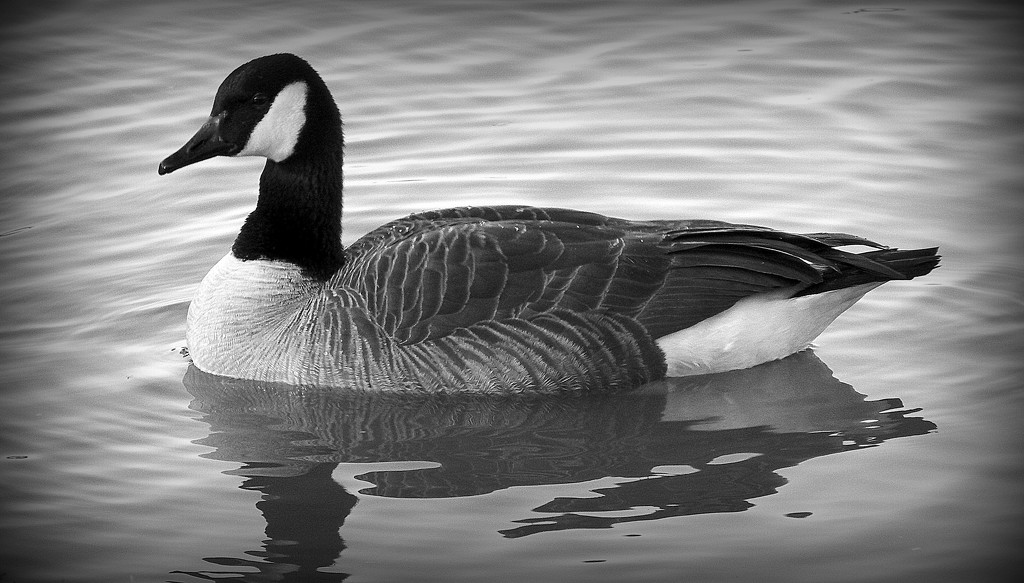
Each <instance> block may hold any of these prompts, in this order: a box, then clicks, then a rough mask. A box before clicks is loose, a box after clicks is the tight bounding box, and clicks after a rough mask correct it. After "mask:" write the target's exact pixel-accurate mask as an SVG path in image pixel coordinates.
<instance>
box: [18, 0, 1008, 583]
mask: <svg viewBox="0 0 1024 583" xmlns="http://www.w3.org/2000/svg"><path fill="white" fill-rule="evenodd" d="M11 6H12V7H14V8H11V12H9V14H10V15H16V16H10V17H9V19H8V21H7V23H6V24H5V25H4V30H3V31H2V32H3V34H2V36H0V38H2V39H3V41H2V42H3V50H2V51H0V55H2V57H0V58H2V60H3V85H2V86H3V87H4V92H3V98H2V100H0V108H2V110H0V111H2V114H0V123H2V132H3V133H2V135H3V140H0V164H2V173H0V188H2V191H0V196H2V200H3V208H4V212H3V213H2V214H0V257H2V258H3V260H2V261H3V275H2V281H0V294H2V296H0V297H2V302H0V310H2V320H0V350H2V361H0V382H2V385H3V387H4V390H3V392H2V395H0V423H2V425H0V472H2V480H0V488H2V491H0V500H2V502H0V504H2V506H0V509H2V515H0V529H2V530H0V534H2V538H3V541H4V542H3V544H2V545H0V573H3V574H4V575H3V576H2V577H0V578H2V579H3V580H4V581H16V582H19V583H20V582H26V581H62V580H63V581H97V582H99V581H103V582H111V581H182V582H184V581H200V580H206V579H208V578H218V579H220V578H224V579H229V580H250V581H272V580H280V581H286V580H296V581H303V580H313V576H312V575H310V573H312V572H313V571H314V570H316V569H319V571H320V575H319V579H316V580H322V581H334V580H341V579H342V578H344V574H348V575H349V577H348V580H351V581H405V580H409V581H486V580H520V581H598V582H600V581H677V580H681V579H684V578H685V579H687V580H695V581H719V580H721V581H735V580H754V579H757V580H760V581H872V582H880V581H897V580H898V581H966V580H971V581H979V580H986V581H992V580H999V578H1000V576H1001V573H1002V572H1003V569H1005V568H1008V567H1009V566H1012V565H1013V564H1014V562H1016V565H1017V566H1019V559H1018V553H1019V548H1020V547H1021V542H1022V540H1021V539H1022V536H1021V527H1020V524H1021V523H1022V518H1024V517H1022V512H1021V504H1020V502H1021V499H1020V498H1021V497H1020V488H1019V476H1020V472H1021V470H1022V467H1021V465H1022V464H1021V460H1020V456H1019V452H1020V451H1021V445H1022V444H1021V437H1020V430H1019V418H1020V413H1021V394H1022V393H1021V391H1020V388H1021V387H1020V384H1021V383H1020V378H1021V364H1020V363H1019V355H1020V354H1021V353H1022V350H1021V349H1022V344H1024V343H1022V342H1021V339H1022V322H1024V317H1022V316H1024V314H1022V312H1024V310H1022V302H1021V298H1020V290H1021V289H1022V283H1024V270H1022V267H1021V264H1020V260H1019V258H1018V256H1017V255H1016V254H1017V253H1018V252H1019V250H1020V249H1021V248H1022V246H1021V236H1020V228H1019V225H1020V224H1021V219H1022V214H1024V213H1022V212H1021V211H1022V206H1024V203H1022V202H1021V201H1022V198H1021V196H1020V193H1021V192H1022V186H1024V173H1022V172H1021V170H1020V164H1019V162H1020V155H1021V153H1022V152H1024V148H1022V146H1024V132H1022V131H1021V129H1022V127H1024V116H1022V113H1021V108H1020V102H1021V91H1020V89H1021V87H1020V81H1019V80H1020V79H1022V78H1024V60H1022V58H1021V57H1022V54H1021V50H1020V49H1019V43H1018V41H1017V40H1016V38H1017V36H1018V31H1019V30H1020V27H1021V24H1022V22H1021V18H1020V16H1019V15H1018V13H1017V12H1016V11H1013V10H1011V9H1009V8H1004V7H1002V6H1001V5H999V4H987V3H971V4H966V3H959V2H954V1H952V0H949V1H946V2H943V1H939V2H934V1H932V2H901V3H899V4H897V5H872V4H867V5H865V4H857V3H833V2H814V1H810V0H803V1H800V0H789V1H778V2H743V1H736V2H727V3H708V4H705V5H694V6H688V5H686V4H685V3H679V2H621V3H617V2H603V3H592V4H588V5H587V6H585V7H584V6H577V5H575V4H574V3H564V4H563V3H558V2H456V1H452V2H374V3H356V2H338V3H333V4H326V3H321V2H291V3H263V2H251V1H250V2H218V3H203V4H200V3H188V2H182V1H178V2H163V3H159V4H152V3H148V4H147V5H141V4H137V3H130V2H124V1H123V0H122V1H117V0H111V1H108V2H90V3H75V2H66V3H63V4H49V3H46V4H39V3H14V4H11ZM284 50H287V51H291V52H296V53H298V54H301V55H303V56H305V57H306V58H307V59H308V60H310V61H311V62H312V63H313V64H314V66H316V67H317V68H318V69H319V70H320V71H321V73H322V74H323V76H324V77H325V79H326V80H327V82H328V84H329V85H330V86H331V87H332V88H333V89H334V90H335V96H336V98H337V100H338V101H339V104H340V107H341V109H342V112H343V115H344V116H345V120H346V136H347V144H348V146H347V163H346V196H347V197H346V215H345V228H346V231H345V240H346V241H348V242H351V241H352V240H354V239H355V238H356V237H358V236H359V235H360V234H362V233H364V232H366V231H367V230H369V229H371V228H372V227H374V226H376V225H378V224H380V223H382V222H384V221H386V220H388V219H391V218H395V217H397V216H400V215H402V214H405V213H407V212H412V211H416V210H424V209H430V208H440V207H445V206H452V205H459V204H491V203H501V202H521V203H530V204H539V205H549V206H569V207H577V208H583V209H586V210H590V211H596V212H602V213H606V214H613V215H617V216H625V217H630V218H677V217H678V218H681V217H707V218H718V219H724V220H733V221H741V222H748V223H755V224H764V225H769V226H773V227H777V228H783V229H789V230H796V231H821V230H835V231H847V232H853V233H857V234H860V235H863V236H866V237H869V238H875V239H880V240H882V241H884V242H887V243H890V244H894V245H899V246H904V247H914V246H930V245H936V244H937V245H941V247H942V253H943V256H944V259H943V266H942V267H941V268H940V269H939V270H937V271H936V272H934V273H933V274H931V275H929V276H928V277H926V278H923V279H920V280H916V281H913V282H900V283H891V284H888V285H886V286H884V287H883V288H881V289H879V290H877V291H875V292H872V294H870V295H869V296H868V297H867V298H866V299H865V300H863V301H862V302H861V303H860V304H858V305H857V306H856V307H854V308H853V309H852V310H851V311H850V312H848V313H847V314H846V315H844V316H843V317H842V318H841V319H840V320H839V321H837V322H836V324H835V325H834V326H833V327H832V328H830V329H829V330H828V331H827V332H826V333H825V334H824V335H823V336H822V337H821V338H820V339H819V341H818V345H819V347H818V348H817V350H816V351H815V352H814V353H813V354H804V355H801V356H799V357H797V358H793V359H788V360H786V361H782V362H780V363H775V364H773V365H770V366H767V367H762V368H758V369H754V370H751V371H744V372H739V373H733V374H728V375H720V376H716V377H708V378H699V379H689V380H686V381H671V382H666V383H661V384H659V385H656V386H652V387H648V388H646V389H645V390H644V391H643V392H642V393H640V394H637V395H631V396H629V397H602V398H578V397H575V398H547V399H493V398H489V399H484V398H479V397H473V396H461V397H452V398H448V399H425V398H424V399H417V398H405V399H395V398H381V397H374V396H367V395H362V396H360V395H350V394H345V393H343V392H335V393H320V392H317V391H315V390H308V391H301V392H300V391H295V390H289V389H287V388H282V387H269V386H259V385H252V384H251V383H243V382H234V383H231V382H223V381H222V380H220V379H215V378H210V377H208V376H205V375H202V374H201V373H198V372H197V371H194V370H190V369H189V366H188V361H187V359H185V358H184V357H183V356H182V355H181V350H182V348H183V346H184V318H185V312H186V310H187V305H188V300H189V298H190V296H191V292H192V290H193V289H194V287H195V285H196V284H197V283H198V282H199V281H200V279H201V278H202V276H203V275H204V273H205V272H206V270H208V269H209V268H210V266H212V265H213V264H214V263H215V262H216V261H217V259H219V258H220V256H221V255H222V254H223V253H224V252H225V251H226V249H227V247H228V246H229V245H230V242H231V240H232V238H233V237H234V234H235V232H236V230H237V228H238V226H239V225H240V223H241V221H242V219H243V218H244V216H245V215H246V213H247V212H248V210H249V209H251V207H252V205H253V203H254V193H255V185H256V178H257V174H258V172H259V168H260V166H261V163H260V162H259V161H258V160H223V161H211V162H208V163H205V164H204V165H200V166H196V167H194V168H190V169H188V171H183V172H179V173H175V174H174V175H173V176H169V177H158V176H157V175H156V165H157V163H158V162H159V160H161V159H162V158H163V157H164V156H166V155H167V154H168V153H170V152H172V151H173V150H175V149H177V147H179V146H180V145H181V144H182V143H183V142H184V141H185V140H186V139H187V138H188V137H189V136H190V135H191V134H192V132H193V131H194V129H195V128H196V127H197V126H198V124H199V123H200V122H201V120H202V119H203V118H204V117H205V114H206V113H207V112H208V110H209V106H210V103H211V101H212V96H213V93H214V91H215V89H216V87H217V84H218V83H219V82H220V80H221V79H222V78H223V76H224V75H225V74H226V73H227V72H228V71H230V70H231V69H233V68H234V67H236V66H237V65H238V64H240V63H242V62H243V61H245V60H248V59H250V58H252V57H255V56H258V55H260V54H267V53H271V52H275V51H284ZM832 454H838V455H832Z"/></svg>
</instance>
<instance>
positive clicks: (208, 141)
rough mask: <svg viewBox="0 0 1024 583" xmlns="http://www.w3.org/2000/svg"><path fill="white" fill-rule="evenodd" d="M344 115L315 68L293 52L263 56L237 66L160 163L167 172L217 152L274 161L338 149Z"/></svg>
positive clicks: (219, 154) (162, 170) (161, 169)
mask: <svg viewBox="0 0 1024 583" xmlns="http://www.w3.org/2000/svg"><path fill="white" fill-rule="evenodd" d="M340 141H341V120H340V116H339V115H338V109H337V106H336V105H335V104H334V100H333V98H331V95H330V92H329V91H328V89H327V86H326V85H325V84H324V82H323V80H322V79H321V78H320V76H319V75H318V74H317V72H316V71H315V70H313V68H312V67H311V66H310V65H309V63H307V62H306V61H304V60H303V59H301V58H299V57H297V56H295V55H292V54H287V53H284V54H277V55H269V56H266V57H260V58H258V59H254V60H252V61H249V62H248V63H245V64H244V65H242V66H240V67H238V68H237V69H235V70H234V71H232V72H231V74H230V75H228V76H227V78H226V79H224V81H223V82H222V83H221V85H220V88H219V89H218V90H217V96H216V98H214V101H213V109H212V111H211V112H210V118H209V119H208V120H207V121H206V123H204V124H203V126H202V127H201V128H199V131H198V132H196V134H195V135H194V136H193V137H192V139H190V140H189V141H188V142H187V143H186V144H185V145H184V146H182V147H181V149H179V150H178V151H177V152H175V153H174V154H171V155H170V156H168V157H167V158H166V159H165V160H164V161H163V162H161V163H160V167H159V173H160V174H168V173H170V172H173V171H175V170H177V169H179V168H183V167H185V166H188V165H190V164H195V163H196V162H202V161H203V160H207V159H209V158H213V157H215V156H263V157H265V158H267V159H269V160H272V161H274V162H278V163H281V162H285V161H286V160H289V159H292V158H293V157H301V156H302V155H303V154H304V150H312V149H317V148H319V149H320V150H321V151H322V150H323V148H325V147H329V146H330V145H332V144H333V143H334V142H337V144H336V145H337V146H339V149H340Z"/></svg>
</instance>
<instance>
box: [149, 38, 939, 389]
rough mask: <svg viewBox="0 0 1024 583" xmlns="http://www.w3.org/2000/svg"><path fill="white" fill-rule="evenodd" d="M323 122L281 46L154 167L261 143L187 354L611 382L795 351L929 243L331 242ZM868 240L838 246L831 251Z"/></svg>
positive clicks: (289, 365)
mask: <svg viewBox="0 0 1024 583" xmlns="http://www.w3.org/2000/svg"><path fill="white" fill-rule="evenodd" d="M342 141H343V140H342V131H341V116H340V115H339V113H338V108H337V106H336V105H335V103H334V99H333V98H332V96H331V93H330V91H329V90H328V88H327V86H326V84H325V83H324V82H323V80H322V79H321V78H320V76H319V75H318V74H317V73H316V71H314V70H313V68H312V67H311V66H310V65H309V64H308V63H307V62H306V61H304V60H302V59H301V58H299V57H297V56H295V55H291V54H277V55H270V56H265V57H261V58H258V59H255V60H253V61H250V62H248V63H246V64H244V65H242V66H241V67H239V68H237V69H235V70H234V71H233V72H232V73H231V74H230V75H228V77H227V78H226V79H225V80H224V82H223V83H221V86H220V88H219V89H218V91H217V95H216V98H215V99H214V103H213V111H212V112H211V115H210V118H209V119H208V120H207V121H206V123H205V124H203V126H202V127H201V128H200V129H199V131H198V132H197V133H196V134H195V136H193V137H192V139H190V140H189V141H188V142H187V143H186V144H185V145H184V146H183V147H182V148H181V149H180V150H178V151H177V152H175V153H174V154H171V155H170V156H169V157H167V159H165V160H164V161H163V162H161V163H160V168H159V173H160V174H167V173H169V172H173V171H175V170H177V169H179V168H182V167H184V166H188V165H190V164H194V163H196V162H200V161H203V160H206V159H209V158H212V157H214V156H263V157H265V158H267V163H266V166H265V168H264V169H263V174H262V176H261V177H260V190H259V199H258V201H257V203H256V209H255V210H253V211H252V213H251V214H250V215H249V216H248V218H247V219H246V221H245V223H244V225H243V226H242V228H241V231H240V232H239V234H238V237H237V239H235V242H234V245H233V246H232V248H231V252H230V253H229V254H228V255H227V256H225V257H224V258H223V259H222V260H221V261H220V262H219V263H217V265H216V266H214V267H213V269H212V270H211V271H210V273H209V274H208V275H207V276H206V277H205V278H204V279H203V281H202V283H201V284H200V286H199V288H198V290H197V292H196V295H195V298H194V299H193V301H192V304H191V306H190V307H189V312H188V320H187V332H186V335H187V341H188V346H189V351H190V355H191V357H192V360H193V363H194V364H195V366H197V367H198V368H200V369H201V370H204V371H206V372H209V373H213V374H218V375H222V376H228V377H236V378H247V379H255V380H264V381H278V382H285V383H291V384H315V385H345V386H355V387H364V388H367V389H372V390H395V389H411V390H428V391H439V390H476V391H531V390H533V391H559V390H566V389H587V390H621V389H625V388H630V387H634V386H637V385H639V384H642V383H644V382H647V381H651V380H655V379H658V378H661V377H664V376H666V375H669V376H680V375H687V374H701V373H712V372H720V371H726V370H732V369H740V368H746V367H750V366H754V365H757V364H760V363H763V362H767V361H771V360H775V359H780V358H783V357H785V356H787V355H789V354H792V353H794V352H797V351H800V350H803V349H804V348H806V347H807V346H808V345H809V344H810V342H811V341H812V340H813V339H814V338H815V337H816V336H817V335H818V334H820V333H821V331H822V330H824V329H825V327H826V326H828V325H829V324H830V323H831V322H832V321H833V320H834V319H835V318H836V317H838V316H839V314H841V313H842V312H843V311H844V310H846V309H847V308H849V307H850V306H851V305H853V303H854V302H856V301H857V300H858V299H860V298H861V297H862V296H863V295H864V294H865V293H867V292H868V291H870V290H871V289H873V288H875V287H877V286H879V285H881V284H882V283H883V282H885V281H888V280H892V279H910V278H913V277H917V276H919V275H924V274H926V273H928V272H929V271H931V270H932V269H933V268H934V267H935V266H936V265H937V264H938V255H937V254H936V251H937V249H935V248H931V249H916V250H902V251H901V250H898V249H890V248H886V247H884V246H882V245H878V244H877V243H873V242H871V241H868V240H865V239H862V238H860V237H856V236H852V235H845V234H839V233H815V234H808V235H799V234H792V233H785V232H781V231H776V230H773V229H769V228H765V227H756V226H750V225H737V224H730V223H724V222H719V221H709V220H677V221H664V220H662V221H631V220H624V219H617V218H612V217H605V216H602V215H598V214H594V213H588V212H583V211H577V210H566V209H557V208H535V207H524V206H496V207H479V208H478V207H467V208H454V209H445V210H437V211H431V212H424V213H418V214H414V215H410V216H408V217H405V218H402V219H398V220H396V221H393V222H390V223H388V224H386V225H384V226H382V227H379V228H377V229H375V230H374V231H372V232H370V233H368V234H366V235H365V236H364V237H362V238H361V239H359V240H358V241H356V242H355V243H354V244H353V245H351V246H350V247H348V248H347V249H345V248H343V247H342V244H341V210H342V201H341V199H342ZM843 245H866V246H870V247H873V248H875V249H876V250H874V251H869V252H864V253H860V254H854V253H850V252H846V251H842V250H839V249H837V248H836V247H839V246H843Z"/></svg>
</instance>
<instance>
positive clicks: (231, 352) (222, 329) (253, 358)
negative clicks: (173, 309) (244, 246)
mask: <svg viewBox="0 0 1024 583" xmlns="http://www.w3.org/2000/svg"><path fill="white" fill-rule="evenodd" d="M321 287H322V286H321V285H319V284H316V283H315V282H313V281H312V280H310V279H309V278H307V277H306V276H304V275H303V274H302V272H301V270H300V269H299V267H297V266H295V265H293V264H291V263H288V262H285V261H264V260H253V261H241V260H239V259H237V258H235V256H234V255H231V254H228V255H226V256H225V257H224V258H223V259H221V260H220V261H219V262H218V263H217V265H215V266H214V267H213V269H211V270H210V272H209V273H208V274H207V275H206V277H205V278H203V282H202V283H201V284H199V288H198V289H197V290H196V294H195V297H194V298H193V300H192V303H191V304H190V305H189V309H188V319H187V321H186V327H185V336H186V339H187V341H188V347H189V355H190V356H191V357H192V362H193V363H194V364H195V365H196V366H197V367H199V368H200V369H201V370H204V371H206V372H211V373H214V374H220V375H224V376H231V377H237V378H252V379H257V380H268V381H273V380H285V379H279V378H274V375H273V374H270V373H269V372H268V371H273V370H277V369H282V370H284V369H288V368H289V366H288V364H286V363H285V362H279V361H285V360H291V361H295V362H292V363H291V364H292V365H294V367H293V368H297V369H301V368H303V367H306V368H308V367H309V363H304V362H298V360H303V359H308V358H310V357H311V356H312V355H314V354H316V351H315V350H313V348H312V346H308V344H310V343H311V342H315V341H317V340H318V338H317V334H310V333H303V332H311V331H310V330H309V325H308V323H307V322H302V321H299V320H303V319H305V317H306V316H308V315H310V314H315V313H316V310H317V309H319V308H322V303H323V302H322V294H320V293H319V289H320V288H321ZM310 320H311V321H312V320H313V319H312V318H310Z"/></svg>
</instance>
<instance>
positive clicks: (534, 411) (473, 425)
mask: <svg viewBox="0 0 1024 583" xmlns="http://www.w3.org/2000/svg"><path fill="white" fill-rule="evenodd" d="M184 382H185V386H186V387H187V388H188V390H189V392H190V393H191V394H192V395H193V396H194V397H195V400H194V401H193V402H192V405H191V407H192V408H193V409H195V410H196V411H199V412H202V413H204V414H205V416H204V418H203V420H204V421H205V422H206V423H209V425H210V429H211V432H210V435H209V437H207V438H205V439H203V440H201V441H200V442H199V443H202V444H203V445H208V446H211V447H214V448H215V451H213V452H211V453H209V454H207V457H211V458H215V459H220V460H230V461H236V462H241V463H242V464H243V465H242V467H241V468H240V469H238V470H236V471H234V472H232V473H235V474H239V475H242V476H245V477H246V480H245V481H244V482H243V483H242V486H241V487H242V488H243V489H249V490H258V491H261V492H262V494H263V496H262V500H261V502H259V503H258V504H257V508H258V509H259V511H260V512H262V513H263V516H264V518H265V519H266V521H267V529H266V535H267V540H266V541H265V542H264V549H263V550H261V551H252V552H250V553H249V554H251V555H253V556H254V557H260V558H262V559H263V561H258V560H248V559H234V558H207V559H206V560H207V561H208V562H210V563H214V564H217V565H221V566H228V567H246V568H247V570H249V569H256V570H257V571H258V573H252V572H242V571H238V572H231V573H225V572H221V571H206V572H202V573H188V574H189V575H192V576H195V577H199V578H203V579H213V578H216V579H219V580H220V579H225V578H227V579H235V580H251V581H292V580H294V581H298V580H302V581H338V580H342V579H344V578H345V577H347V575H344V574H335V573H325V572H321V571H317V569H319V568H322V567H326V566H328V565H330V564H331V563H332V562H333V561H334V560H335V559H337V557H338V556H339V553H340V552H341V550H342V549H343V548H344V543H343V542H342V539H341V537H340V533H339V529H340V527H341V526H342V524H343V523H344V521H345V518H346V516H347V515H348V513H349V511H350V510H351V509H352V507H353V506H354V505H355V502H356V498H355V496H353V495H352V494H350V493H348V492H346V491H345V490H344V488H342V487H341V486H340V485H339V484H337V483H336V482H335V481H334V480H333V479H332V478H331V472H332V471H333V470H334V468H335V467H337V465H338V464H339V463H354V462H358V463H366V462H385V461H386V462H393V461H419V462H432V463H431V464H430V465H431V466H432V467H427V468H422V469H415V470H403V471H396V470H391V471H377V472H371V473H367V474H364V475H362V476H359V479H362V480H366V481H367V482H370V483H372V484H374V486H372V487H369V488H366V489H363V490H360V493H361V494H366V495H375V496H388V497H401V498H436V497H453V496H470V495H478V494H486V493H489V492H493V491H495V490H499V489H503V488H509V487H512V486H524V485H551V484H572V483H580V482H586V481H590V480H596V479H601V478H609V477H613V478H616V479H617V480H618V483H616V484H615V485H614V486H613V487H607V488H600V489H596V490H594V493H596V494H597V495H598V496H597V497H594V496H592V495H591V496H587V497H581V498H576V497H560V498H555V499H553V500H551V501H550V502H547V503H546V504H544V505H542V506H540V507H538V508H535V509H533V511H534V512H535V513H538V514H539V513H543V515H540V516H531V517H527V518H523V519H521V520H517V521H515V522H516V523H517V524H519V526H516V527H514V528H508V529H504V530H500V531H499V532H501V534H502V535H504V536H506V537H521V536H527V535H530V534H533V533H536V532H542V531H551V530H565V529H576V528H608V527H610V526H612V525H613V524H616V523H621V522H630V521H639V520H656V519H660V518H666V517H672V516H684V515H689V514H704V513H715V512H738V511H741V510H744V509H746V508H749V507H750V506H752V504H751V502H749V500H751V499H753V498H757V497H760V496H765V495H768V494H772V493H774V492H775V491H776V490H777V489H778V488H779V487H780V486H782V485H783V484H785V483H786V480H785V478H783V477H782V476H780V475H779V474H778V473H776V471H777V470H778V469H780V468H785V467H790V466H794V465H796V464H798V463H800V462H802V461H804V460H808V459H811V458H815V457H818V456H822V455H827V454H831V453H837V452H842V451H846V450H850V449H857V448H862V447H871V446H875V445H878V444H880V443H882V442H883V441H885V440H886V439H891V438H895V437H902V436H908V435H920V434H923V433H927V432H928V431H930V430H932V429H934V428H935V425H934V424H932V423H931V422H929V421H925V420H923V419H921V418H918V417H910V416H908V414H909V413H912V412H913V411H908V410H904V409H902V407H903V404H902V403H901V402H900V400H899V399H884V400H880V401H866V400H864V395H861V394H859V393H857V392H856V391H855V390H854V389H853V387H851V386H849V385H847V384H844V383H842V382H839V381H838V380H836V379H835V378H834V377H833V376H832V373H831V371H830V370H829V369H828V367H826V366H825V365H824V364H823V363H822V362H821V361H820V360H818V358H817V357H816V356H814V355H813V354H812V353H811V352H810V351H806V352H803V353H800V354H797V355H794V356H792V357H790V358H787V359H785V360H783V361H779V362H774V363H769V364H767V365H762V366H760V367H757V368H754V369H750V370H744V371H735V372H731V373H725V374H719V375H710V376H705V377H690V378H685V379H668V380H665V381H662V382H659V383H656V384H653V385H649V386H647V387H644V388H643V389H641V390H639V391H636V392H632V393H627V394H621V395H579V394H571V395H562V396H550V395H545V396H524V395H508V396H496V395H478V394H449V395H437V394H430V395H424V394H381V393H366V392H351V391H343V390H337V389H333V390H323V389H312V388H296V387H287V386H279V385H268V384H262V383H256V382H253V381H241V380H232V379H224V378H221V377H214V376H211V375H207V374H205V373H202V372H200V371H198V370H197V369H195V368H191V369H190V370H189V372H188V374H187V375H186V377H185V380H184ZM652 508H653V510H652ZM524 512H526V511H525V510H524ZM602 514H604V516H602Z"/></svg>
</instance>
